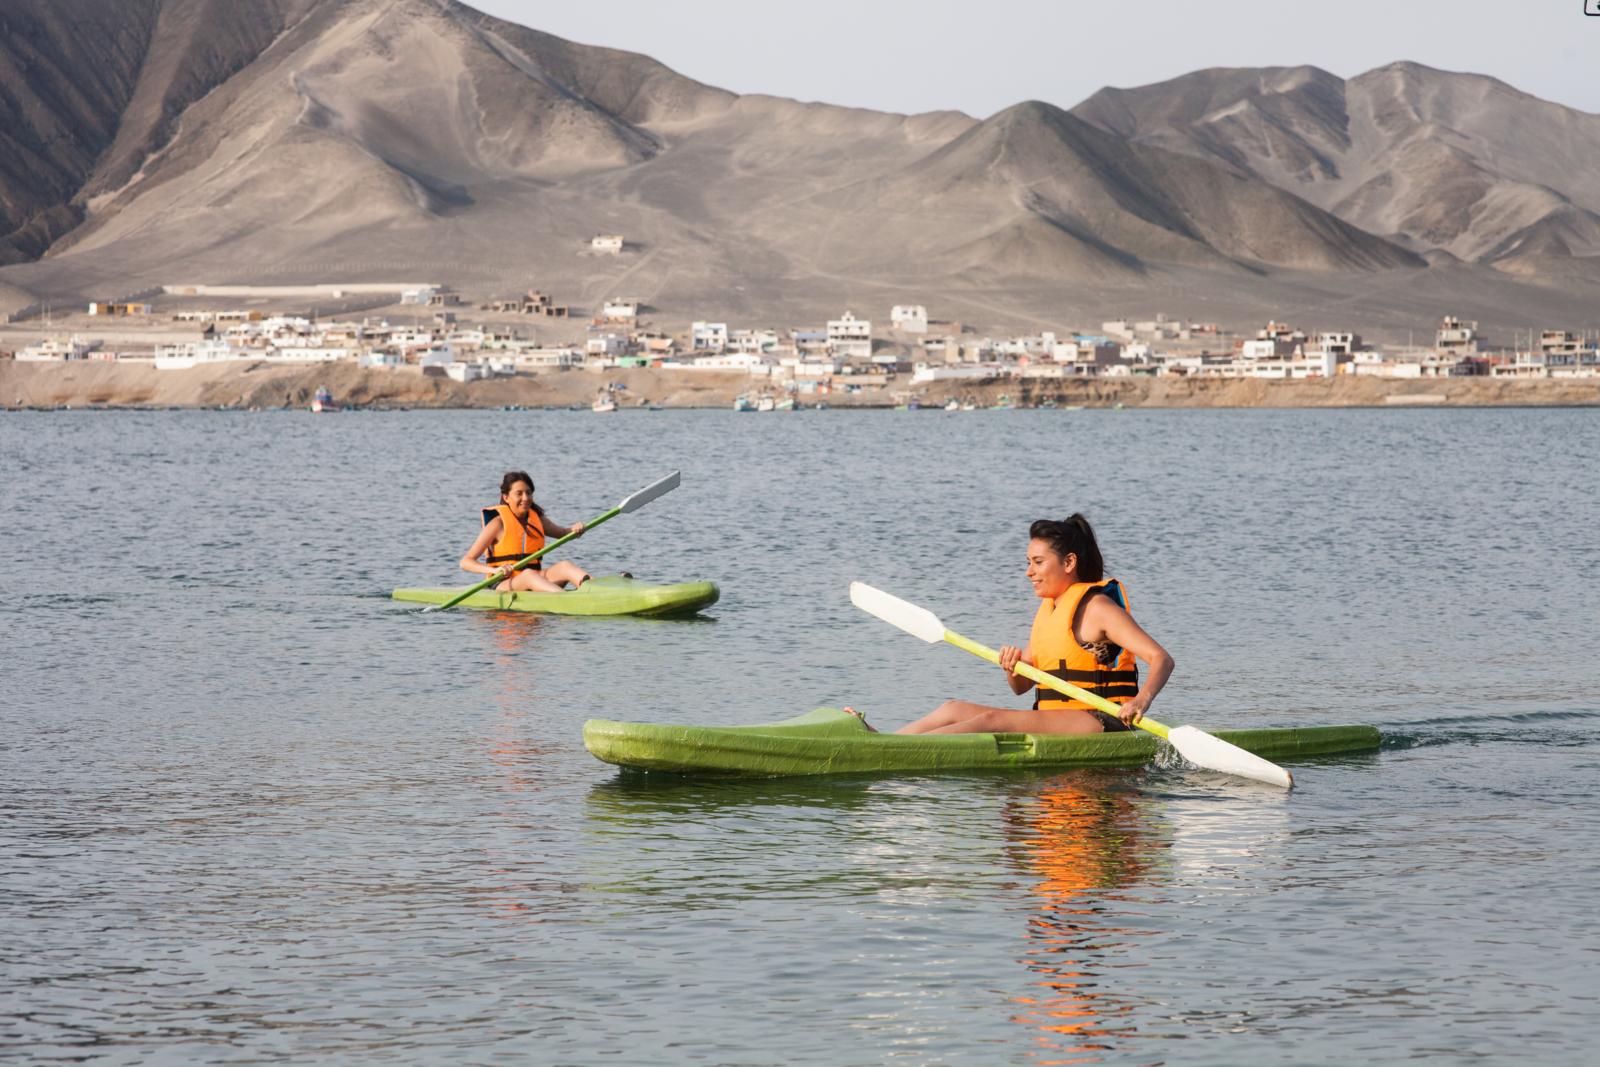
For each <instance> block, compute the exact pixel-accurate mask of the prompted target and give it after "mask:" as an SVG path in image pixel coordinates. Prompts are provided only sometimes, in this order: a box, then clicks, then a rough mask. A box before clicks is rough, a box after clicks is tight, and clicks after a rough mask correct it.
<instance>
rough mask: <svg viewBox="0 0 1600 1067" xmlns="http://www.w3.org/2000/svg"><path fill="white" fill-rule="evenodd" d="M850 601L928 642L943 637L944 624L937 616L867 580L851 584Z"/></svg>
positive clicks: (941, 639)
mask: <svg viewBox="0 0 1600 1067" xmlns="http://www.w3.org/2000/svg"><path fill="white" fill-rule="evenodd" d="M850 603H852V604H854V605H855V606H856V607H858V608H860V609H861V610H862V611H864V612H866V613H867V614H868V615H876V616H877V617H878V618H880V619H882V620H883V621H884V622H886V623H888V624H889V625H890V626H898V627H900V629H902V630H904V631H905V632H906V633H908V634H910V635H911V636H912V637H915V638H918V639H920V640H923V641H926V642H928V643H929V644H930V645H931V644H934V643H936V642H938V641H943V640H944V623H942V622H940V621H939V616H937V615H935V614H934V613H933V612H931V611H929V610H928V609H927V608H919V607H917V606H916V605H915V604H908V603H906V602H905V601H904V600H901V599H900V598H899V597H897V596H891V595H889V594H888V593H885V592H884V591H883V590H882V589H874V588H873V587H872V586H870V585H868V584H867V583H866V582H851V583H850Z"/></svg>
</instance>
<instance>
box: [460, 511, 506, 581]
mask: <svg viewBox="0 0 1600 1067" xmlns="http://www.w3.org/2000/svg"><path fill="white" fill-rule="evenodd" d="M503 526H504V524H503V523H502V522H501V521H500V516H498V515H496V516H495V517H494V518H492V519H490V520H489V522H488V523H487V524H486V525H485V526H484V528H483V530H482V532H481V533H479V534H478V539H477V540H476V541H474V542H472V547H471V548H469V549H467V554H466V555H464V556H462V557H461V569H462V570H464V571H470V572H471V573H473V574H495V573H497V572H498V571H500V570H503V569H504V568H502V567H491V566H489V564H487V563H483V562H481V561H480V560H479V559H478V557H479V556H481V555H483V554H484V553H485V552H487V551H489V546H490V545H492V544H494V543H495V542H496V541H497V540H499V539H500V530H501V529H502V528H503Z"/></svg>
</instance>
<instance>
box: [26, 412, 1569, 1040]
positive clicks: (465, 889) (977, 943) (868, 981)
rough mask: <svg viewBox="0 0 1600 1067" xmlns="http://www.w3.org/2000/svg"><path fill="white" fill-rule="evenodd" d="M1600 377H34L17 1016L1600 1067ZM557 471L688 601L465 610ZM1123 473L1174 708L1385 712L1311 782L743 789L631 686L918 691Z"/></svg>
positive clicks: (958, 781)
mask: <svg viewBox="0 0 1600 1067" xmlns="http://www.w3.org/2000/svg"><path fill="white" fill-rule="evenodd" d="M1597 455H1600V414H1597V413H1595V412H1592V411H1581V410H1535V411H1526V410H1518V411H1501V410H1481V411H1381V410H1380V411H1336V412H1270V411H1269V412H1231V411H1222V412H1211V411H1176V412H1147V411H1120V412H1112V411H1078V412H1061V411H1058V412H970V413H948V414H947V413H943V412H925V413H924V412H919V413H906V412H901V413H888V412H877V413H852V412H837V411H835V412H804V413H797V414H794V415H785V414H768V415H759V416H740V415H734V414H733V413H731V412H661V413H648V412H625V413H621V414H618V415H616V416H614V417H610V418H597V417H595V416H593V415H591V414H589V413H587V412H584V413H566V412H549V413H546V412H537V413H466V412H455V413H421V412H415V413H395V414H386V415H378V414H343V415H337V416H315V417H314V416H311V415H308V414H300V413H288V412H278V413H262V414H237V413H234V414H229V413H127V414H106V413H95V414H88V413H82V414H80V413H56V414H30V413H20V414H19V413H4V414H0V591H3V594H4V595H3V597H0V1059H8V1060H15V1061H18V1062H28V1063H51V1062H60V1061H73V1062H94V1063H142V1064H148V1063H180V1062H181V1063H195V1062H210V1063H261V1062H271V1061H287V1060H296V1061H299V1062H312V1061H320V1062H352V1063H353V1062H361V1063H440V1062H450V1063H491V1062H508V1061H523V1062H537V1063H551V1064H595V1063H618V1064H634V1063H638V1064H646V1063H662V1062H670V1063H695V1064H741V1065H749V1064H787V1063H816V1064H874V1063H905V1064H1076V1063H1114V1064H1115V1063H1136V1064H1277V1063H1286V1062H1296V1063H1354V1062H1400V1061H1409V1060H1422V1059H1427V1060H1432V1061H1436V1062H1443V1063H1468V1062H1511V1061H1518V1062H1528V1063H1539V1064H1568V1063H1570V1064H1587V1063H1591V1062H1593V1059H1592V1057H1593V1048H1594V1046H1595V1044H1596V1041H1597V1040H1600V935H1597V934H1596V933H1595V924H1594V904H1595V900H1596V896H1595V894H1596V889H1595V886H1596V884H1597V881H1600V861H1597V859H1596V854H1595V848H1594V841H1595V831H1594V816H1595V813H1596V799H1595V794H1596V789H1597V786H1600V697H1597V695H1596V694H1597V692H1600V666H1597V664H1596V657H1595V635H1596V633H1597V631H1600V608H1597V600H1596V589H1597V587H1600V555H1597V553H1596V550H1595V531H1596V529H1597V528H1600V502H1597V495H1596V490H1597V486H1600V478H1597V476H1596V473H1595V470H1596V466H1595V457H1596V456H1597ZM508 466H516V467H527V468H528V469H530V470H531V471H533V473H534V476H535V478H536V480H537V482H538V486H539V499H540V500H541V501H542V502H543V503H545V504H546V506H547V507H548V508H549V509H550V510H551V511H552V513H553V514H554V516H555V517H556V518H558V519H560V520H562V521H565V522H571V521H572V520H574V519H579V518H588V517H591V516H592V515H594V514H595V513H597V512H599V511H601V510H604V509H605V508H607V507H609V506H611V505H612V504H614V503H615V502H616V501H617V500H619V499H620V498H621V497H622V496H624V495H626V494H627V493H629V492H631V491H632V490H634V489H636V488H638V487H640V486H642V485H645V484H646V483H648V482H650V481H652V480H654V479H655V478H656V477H659V476H660V475H661V474H663V473H665V472H666V471H667V470H669V469H671V468H673V467H681V468H682V470H683V475H684V480H683V486H682V488H681V489H679V490H678V491H677V492H675V493H672V494H670V495H668V496H666V497H663V498H662V499H661V500H660V501H658V502H656V503H655V504H652V505H651V506H650V507H648V508H646V509H644V510H642V511H640V512H638V513H637V514H634V515H630V516H625V517H623V518H619V519H617V520H616V521H614V522H612V523H611V524H609V525H608V526H607V527H605V528H604V529H603V530H597V531H595V533H594V535H593V536H592V537H591V538H587V539H585V540H584V541H583V542H581V543H580V544H579V545H578V546H577V550H576V551H575V552H574V553H573V555H574V556H575V558H577V559H578V560H579V561H580V562H582V563H584V564H585V565H587V566H588V567H589V568H590V569H592V570H594V571H595V572H596V573H604V572H607V571H614V570H618V569H621V568H624V567H626V568H628V569H631V570H633V571H634V572H636V573H637V574H639V575H640V576H641V577H650V578H662V579H682V578H712V579H715V580H717V581H718V582H719V583H720V584H721V585H722V589H723V600H722V602H721V603H719V604H718V605H716V606H715V608H713V609H712V610H711V611H709V612H708V613H707V615H706V616H704V617H702V618H699V619H695V620H691V621H680V622H671V621H655V622H651V621H643V620H627V619H610V620H605V619H601V620H581V619H562V618H537V617H530V618H517V617H504V616H490V615H484V614H467V613H441V614H432V615H422V614H420V613H419V612H418V611H417V609H416V608H415V607H412V606H404V605H399V604H396V603H394V602H392V601H390V600H389V599H387V594H388V591H389V590H390V589H391V588H392V587H394V586H395V585H398V584H405V585H421V584H465V583H464V582H463V581H462V578H461V575H460V572H458V571H457V570H456V569H455V566H454V560H455V558H456V557H457V556H458V555H459V554H460V552H461V550H462V549H463V548H464V547H465V546H466V544H467V543H468V542H469V541H470V539H471V538H472V536H473V535H474V532H475V527H476V526H477V518H476V509H477V508H478V506H479V505H481V504H487V503H493V502H494V489H495V487H496V485H497V483H498V478H499V475H500V473H501V471H502V470H503V469H505V468H506V467H508ZM1074 509H1080V510H1083V511H1085V512H1086V513H1087V514H1089V516H1090V517H1091V518H1092V519H1093V520H1094V521H1095V522H1096V524H1097V526H1098V528H1099V531H1100V534H1101V538H1102V543H1103V546H1104V548H1105V550H1106V556H1107V559H1108V564H1109V568H1110V570H1111V572H1112V573H1114V574H1116V575H1119V576H1121V577H1122V578H1124V579H1125V581H1126V582H1127V584H1128V587H1129V589H1130V592H1131V596H1132V599H1133V604H1134V607H1135V611H1136V613H1137V615H1138V617H1139V618H1140V620H1141V621H1142V622H1143V623H1144V624H1145V626H1146V627H1147V628H1148V629H1149V630H1151V632H1152V633H1154V634H1155V635H1156V636H1157V638H1158V639H1160V640H1161V641H1163V643H1165V644H1166V645H1167V647H1168V648H1169V649H1170V650H1171V651H1172V653H1173V655H1174V656H1175V657H1176V659H1177V662H1178V670H1177V673H1176V675H1175V676H1174V680H1173V681H1172V683H1171V684H1170V685H1169V687H1168V689H1167V691H1166V692H1165V693H1164V694H1163V695H1162V697H1161V698H1160V700H1158V702H1157V704H1156V709H1155V710H1156V713H1157V715H1158V717H1160V718H1162V719H1164V720H1165V721H1167V722H1171V723H1180V722H1186V721H1187V722H1194V723H1196V724H1198V725H1202V726H1233V725H1238V726H1246V725H1257V724H1259V725H1287V724H1311V723H1328V722H1349V721H1370V722H1374V723H1377V724H1379V725H1380V726H1381V727H1382V728H1383V729H1384V731H1385V733H1386V738H1387V740H1386V744H1385V747H1384V749H1383V751H1382V752H1380V753H1377V754H1375V755H1372V756H1364V757H1360V758H1350V759H1340V760H1331V761H1326V762H1322V763H1315V764H1305V765H1299V766H1296V767H1295V774H1296V780H1297V782H1298V788H1297V789H1296V790H1295V791H1294V792H1293V793H1292V794H1287V795H1285V794H1282V793H1279V792H1277V791H1274V790H1271V789H1268V788H1265V787H1258V786H1254V785H1251V784H1248V783H1241V782H1234V781H1229V780H1225V779H1222V778H1219V777H1217V776H1214V775H1211V774H1207V773H1205V772H1201V771H1197V770H1193V769H1188V768H1185V767H1183V766H1181V765H1178V764H1177V763H1175V762H1173V761H1171V760H1164V761H1162V762H1161V764H1160V765H1157V766H1151V767H1146V768H1142V769H1126V770H1124V769H1118V770H1097V771H1088V770H1080V771H1072V772H1069V773H1056V774H1029V775H1014V776H1003V775H983V776H952V777H920V778H919V777H901V778H840V779H789V780H766V781H752V782H705V781H685V780H671V779H656V778H648V777H643V776H627V775H623V774H620V773H619V772H618V771H616V770H615V769H614V768H612V767H609V766H607V765H604V764H601V763H599V762H597V761H595V760H594V759H592V758H591V757H590V756H589V755H588V754H587V753H586V752H585V751H584V748H583V745H582V742H581V739H580V727H581V724H582V722H583V720H584V719H585V718H589V717H596V716H603V717H610V718H629V719H643V720H655V721H678V722H688V723H752V722H760V721H763V720H771V719H775V718H780V717H786V716H789V715H791V714H795V713H798V712H801V711H804V710H806V709H809V708H811V707H813V706H815V705H819V704H829V703H842V702H848V703H853V704H855V705H856V706H857V707H859V708H862V709H864V710H866V711H867V713H868V715H869V717H870V718H871V719H872V720H873V721H874V722H875V723H877V724H878V725H880V726H886V727H892V726H896V725H899V724H901V723H903V722H905V721H907V720H909V719H910V718H912V717H913V716H915V715H918V714H920V713H922V712H924V711H926V710H928V709H929V708H931V707H933V706H934V705H935V704H937V703H938V702H939V701H940V700H942V699H944V698H946V697H950V696H956V695H960V696H966V697H972V698H979V699H988V700H994V701H996V702H1000V701H1001V700H1002V699H1003V698H1004V697H1005V695H1006V690H1005V689H1004V683H1003V681H1002V680H1001V678H1000V676H999V673H998V672H997V671H995V670H994V669H993V668H991V667H987V666H986V665H984V664H982V663H980V662H978V661H977V660H973V659H971V658H970V657H966V656H963V655H961V654H960V653H958V652H956V651H954V650H952V649H948V648H933V647H929V646H925V645H922V644H920V643H918V642H916V641H914V640H912V639H911V638H909V637H906V636H905V635H903V634H900V633H899V632H898V631H895V630H892V629H890V628H888V627H886V626H884V625H883V624H882V623H879V622H877V621H875V620H873V619H871V618H870V617H867V616H865V615H863V614H861V613H859V612H857V611H855V610H854V609H852V608H851V607H850V605H849V602H848V599H847V597H846V595H845V587H846V585H847V583H848V582H849V581H850V580H851V579H854V578H861V579H864V580H868V581H871V582H873V583H874V584H877V585H880V586H882V587H884V588H887V589H890V590H892V591H895V592H898V593H901V594H902V595H904V596H907V597H909V598H911V599H913V600H916V601H919V602H921V603H924V604H926V605H928V606H930V607H933V608H934V609H935V610H936V611H938V612H939V613H940V615H941V616H943V617H944V618H945V619H946V621H947V622H948V623H949V624H950V625H951V626H953V627H955V628H956V629H959V630H961V631H962V632H965V633H967V634H970V635H971V636H973V637H976V638H979V639H981V640H985V641H988V642H989V643H994V644H998V643H1000V642H1002V641H1014V642H1019V643H1020V641H1021V640H1022V639H1023V638H1025V637H1026V633H1027V626H1028V622H1029V620H1030V619H1031V617H1032V613H1033V601H1032V597H1031V591H1030V590H1029V588H1028V586H1027V584H1026V583H1025V581H1024V580H1023V578H1022V569H1023V549H1024V545H1025V537H1026V527H1027V523H1028V521H1029V520H1031V519H1033V518H1036V517H1041V516H1055V517H1059V516H1061V515H1064V514H1065V513H1067V512H1069V511H1071V510H1074Z"/></svg>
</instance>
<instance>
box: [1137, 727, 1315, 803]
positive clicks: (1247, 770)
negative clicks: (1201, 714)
mask: <svg viewBox="0 0 1600 1067" xmlns="http://www.w3.org/2000/svg"><path fill="white" fill-rule="evenodd" d="M1167 740H1168V741H1170V742H1172V747H1173V748H1175V749H1177V750H1178V755H1180V756H1182V757H1183V758H1184V759H1186V760H1188V761H1189V762H1190V763H1193V764H1195V765H1196V766H1199V767H1205V768H1207V769H1208V770H1213V771H1222V772H1224V773H1226V774H1237V775H1239V776H1240V777H1243V778H1252V779H1254V780H1256V781H1258V782H1266V783H1267V784H1268V785H1278V786H1282V787H1283V788H1285V789H1289V788H1291V787H1292V786H1293V785H1294V779H1293V778H1291V777H1290V776H1289V772H1288V771H1286V770H1284V769H1283V768H1282V767H1280V766H1278V765H1277V764H1276V763H1273V762H1271V761H1270V760H1264V759H1262V758H1261V757H1260V756H1258V755H1256V754H1255V753H1254V752H1246V751H1245V750H1244V749H1242V748H1240V747H1239V746H1238V745H1233V744H1229V743H1228V742H1226V741H1224V740H1223V739H1222V738H1220V737H1214V736H1212V735H1211V734H1208V733H1206V732H1205V731H1204V730H1201V729H1199V728H1198V727H1194V726H1175V727H1173V728H1172V730H1171V731H1169V732H1168V734H1167Z"/></svg>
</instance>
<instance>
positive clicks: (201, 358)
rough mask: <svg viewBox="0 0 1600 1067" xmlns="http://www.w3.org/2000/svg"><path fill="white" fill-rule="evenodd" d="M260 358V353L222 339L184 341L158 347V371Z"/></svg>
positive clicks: (186, 368)
mask: <svg viewBox="0 0 1600 1067" xmlns="http://www.w3.org/2000/svg"><path fill="white" fill-rule="evenodd" d="M260 358H261V353H260V352H253V351H250V350H249V349H245V348H240V347H238V346H237V345H232V344H229V343H228V342H227V341H226V340H224V339H222V338H220V337H214V338H212V339H210V340H208V341H184V342H183V343H181V344H175V345H157V346H156V370H188V369H189V368H190V367H198V366H200V365H201V364H204V363H225V362H227V361H229V360H237V359H260Z"/></svg>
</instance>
